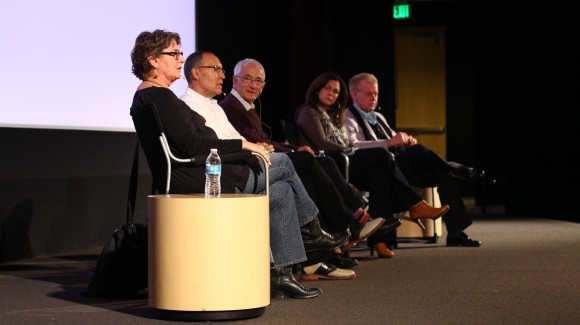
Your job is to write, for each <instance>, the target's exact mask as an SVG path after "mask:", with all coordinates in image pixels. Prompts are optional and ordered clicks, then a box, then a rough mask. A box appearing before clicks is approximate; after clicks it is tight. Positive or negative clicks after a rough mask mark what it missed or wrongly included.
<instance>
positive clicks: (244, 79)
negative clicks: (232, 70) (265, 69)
mask: <svg viewBox="0 0 580 325" xmlns="http://www.w3.org/2000/svg"><path fill="white" fill-rule="evenodd" d="M236 77H237V78H239V79H242V83H245V84H247V85H250V84H252V83H254V82H255V83H256V85H258V86H261V85H263V84H265V83H266V82H265V81H264V80H262V79H252V77H249V76H243V77H242V76H236Z"/></svg>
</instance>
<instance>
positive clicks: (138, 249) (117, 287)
mask: <svg viewBox="0 0 580 325" xmlns="http://www.w3.org/2000/svg"><path fill="white" fill-rule="evenodd" d="M138 162H139V142H137V147H136V148H135V154H134V157H133V167H132V169H131V180H130V186H129V196H128V200H127V220H126V223H125V224H124V225H122V226H121V228H118V229H115V230H114V231H113V234H112V236H111V237H110V238H109V240H108V241H107V243H106V244H105V245H104V246H103V249H102V250H101V254H100V255H99V258H98V260H97V264H96V266H95V269H94V271H93V275H92V278H91V281H90V282H89V285H88V287H87V290H86V291H84V292H83V295H85V296H89V297H104V298H131V297H140V296H142V295H143V294H144V292H143V290H144V289H146V288H147V225H144V224H140V223H134V222H133V214H134V211H135V197H136V193H137V172H138Z"/></svg>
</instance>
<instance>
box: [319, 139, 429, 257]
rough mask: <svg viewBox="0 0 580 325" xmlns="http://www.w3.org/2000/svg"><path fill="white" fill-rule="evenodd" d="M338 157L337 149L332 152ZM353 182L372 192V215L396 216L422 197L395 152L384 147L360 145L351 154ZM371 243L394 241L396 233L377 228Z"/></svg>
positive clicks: (369, 240) (369, 239)
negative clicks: (396, 160)
mask: <svg viewBox="0 0 580 325" xmlns="http://www.w3.org/2000/svg"><path fill="white" fill-rule="evenodd" d="M330 155H331V156H332V157H335V159H337V160H338V159H341V158H336V157H337V155H336V153H330ZM349 161H350V164H349V173H350V182H351V183H352V184H354V185H355V186H356V187H357V188H359V189H360V190H362V191H368V192H369V194H370V195H369V213H370V214H371V216H375V217H382V218H386V219H388V218H393V217H394V216H393V214H394V213H396V212H402V211H405V210H408V209H409V208H410V207H411V206H412V205H414V204H416V203H418V202H419V201H421V200H422V198H421V196H419V195H418V194H417V193H415V191H413V189H412V188H411V187H410V186H409V183H408V182H407V180H406V178H405V176H404V175H403V173H402V172H401V170H400V169H399V168H398V166H397V163H396V162H395V160H394V158H393V155H392V154H391V153H390V152H389V151H388V150H386V149H384V148H369V149H359V150H357V151H355V153H354V154H353V155H350V156H349ZM367 242H368V244H369V246H370V245H373V244H375V243H378V242H386V243H387V244H394V243H395V242H396V233H395V232H394V231H391V232H383V231H377V232H376V233H375V234H373V235H372V236H370V237H369V238H368V240H367Z"/></svg>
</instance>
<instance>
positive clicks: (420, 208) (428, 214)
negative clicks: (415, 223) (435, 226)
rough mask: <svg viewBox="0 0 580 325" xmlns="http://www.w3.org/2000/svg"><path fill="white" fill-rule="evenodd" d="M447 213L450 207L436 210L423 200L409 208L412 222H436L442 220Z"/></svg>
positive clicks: (446, 206)
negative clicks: (425, 219)
mask: <svg viewBox="0 0 580 325" xmlns="http://www.w3.org/2000/svg"><path fill="white" fill-rule="evenodd" d="M447 211H449V205H444V206H442V207H440V208H435V207H433V206H431V205H429V204H428V203H427V202H425V200H423V201H421V202H419V203H417V204H415V205H413V206H412V207H411V208H409V217H410V218H411V219H412V220H413V219H415V220H416V219H419V218H427V219H432V220H436V219H439V218H441V217H442V216H443V215H444V214H445V213H447Z"/></svg>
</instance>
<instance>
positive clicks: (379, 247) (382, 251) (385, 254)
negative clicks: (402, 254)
mask: <svg viewBox="0 0 580 325" xmlns="http://www.w3.org/2000/svg"><path fill="white" fill-rule="evenodd" d="M373 248H374V249H375V250H376V251H377V255H378V256H379V257H380V258H391V257H393V256H395V253H394V252H393V251H392V250H390V249H388V248H387V245H386V244H385V243H376V244H374V245H373Z"/></svg>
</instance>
